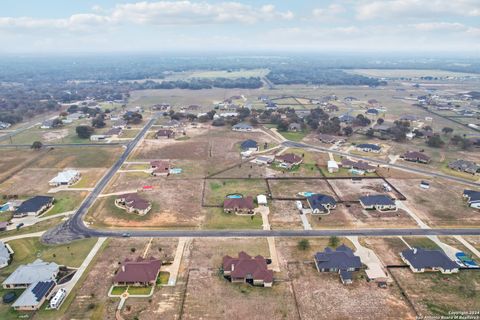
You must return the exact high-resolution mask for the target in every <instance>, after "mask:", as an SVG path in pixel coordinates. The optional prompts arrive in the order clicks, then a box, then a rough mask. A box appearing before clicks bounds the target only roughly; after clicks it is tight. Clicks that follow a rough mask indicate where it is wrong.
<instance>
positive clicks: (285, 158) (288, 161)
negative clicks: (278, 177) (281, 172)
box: [275, 153, 303, 169]
mask: <svg viewBox="0 0 480 320" xmlns="http://www.w3.org/2000/svg"><path fill="white" fill-rule="evenodd" d="M275 161H278V162H280V167H282V168H286V169H290V168H292V167H293V166H297V165H299V164H300V163H302V161H303V158H302V157H300V156H297V155H296V154H293V153H286V154H282V155H280V156H275Z"/></svg>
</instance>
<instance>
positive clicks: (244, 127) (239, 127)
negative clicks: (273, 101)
mask: <svg viewBox="0 0 480 320" xmlns="http://www.w3.org/2000/svg"><path fill="white" fill-rule="evenodd" d="M232 130H233V131H239V132H250V131H252V130H253V127H252V126H251V125H249V124H247V123H237V124H236V125H234V126H232Z"/></svg>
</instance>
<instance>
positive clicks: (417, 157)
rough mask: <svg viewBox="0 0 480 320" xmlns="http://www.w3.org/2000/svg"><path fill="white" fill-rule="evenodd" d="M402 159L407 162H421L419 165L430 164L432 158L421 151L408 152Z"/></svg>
mask: <svg viewBox="0 0 480 320" xmlns="http://www.w3.org/2000/svg"><path fill="white" fill-rule="evenodd" d="M402 158H403V159H405V160H406V161H412V162H419V163H429V162H430V157H429V156H427V155H426V154H425V153H423V152H419V151H408V152H405V153H404V154H403V155H402Z"/></svg>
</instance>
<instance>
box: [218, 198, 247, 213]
mask: <svg viewBox="0 0 480 320" xmlns="http://www.w3.org/2000/svg"><path fill="white" fill-rule="evenodd" d="M253 209H254V205H253V198H252V197H251V196H248V197H245V198H227V199H225V200H224V201H223V211H224V212H226V213H232V212H234V213H236V214H253Z"/></svg>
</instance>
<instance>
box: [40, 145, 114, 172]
mask: <svg viewBox="0 0 480 320" xmlns="http://www.w3.org/2000/svg"><path fill="white" fill-rule="evenodd" d="M122 150H123V149H122V148H121V147H118V148H113V147H108V148H107V147H106V148H88V147H85V148H57V149H53V150H50V151H49V152H48V154H47V155H46V156H44V157H42V158H41V160H40V161H37V162H35V163H34V164H33V167H34V168H58V169H64V168H109V167H110V166H112V164H113V163H114V162H115V160H117V159H118V157H119V155H120V153H121V152H122Z"/></svg>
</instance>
